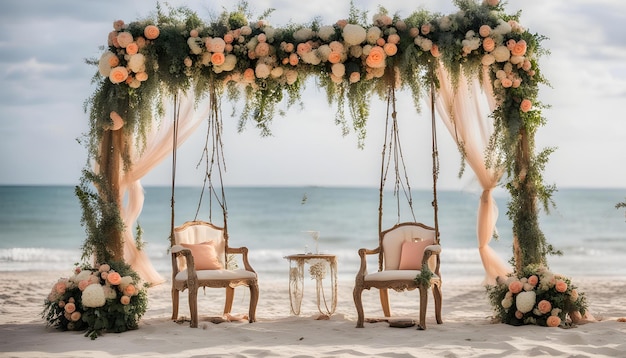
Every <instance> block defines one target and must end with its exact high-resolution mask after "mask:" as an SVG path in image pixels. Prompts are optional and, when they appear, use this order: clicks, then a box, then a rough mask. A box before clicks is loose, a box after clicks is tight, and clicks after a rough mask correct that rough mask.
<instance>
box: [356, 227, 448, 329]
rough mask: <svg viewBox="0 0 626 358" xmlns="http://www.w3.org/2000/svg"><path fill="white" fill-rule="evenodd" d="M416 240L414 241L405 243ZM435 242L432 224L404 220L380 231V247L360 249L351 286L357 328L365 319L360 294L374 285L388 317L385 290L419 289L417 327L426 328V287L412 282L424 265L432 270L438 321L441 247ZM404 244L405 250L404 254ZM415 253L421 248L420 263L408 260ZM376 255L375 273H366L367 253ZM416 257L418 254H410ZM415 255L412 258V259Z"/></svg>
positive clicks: (439, 315)
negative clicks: (357, 268)
mask: <svg viewBox="0 0 626 358" xmlns="http://www.w3.org/2000/svg"><path fill="white" fill-rule="evenodd" d="M405 242H407V243H415V244H404V243H405ZM436 242H438V240H437V238H436V230H435V229H434V228H432V227H429V226H426V225H424V224H420V223H414V222H405V223H400V224H396V225H395V226H393V227H392V228H391V229H388V230H385V231H382V232H381V233H380V238H379V246H378V247H377V248H375V249H373V250H369V249H360V250H359V256H360V257H361V267H360V269H359V272H358V273H357V275H356V279H355V285H354V292H353V294H354V304H355V306H356V310H357V315H358V319H357V325H356V327H357V328H363V321H364V319H365V317H364V313H363V303H362V300H361V294H362V293H363V290H365V289H367V290H369V289H370V288H372V287H373V288H377V289H378V290H379V293H380V302H381V305H382V308H383V313H384V315H385V317H391V312H390V310H389V294H388V291H387V290H388V289H390V288H391V289H394V290H396V291H404V290H414V289H416V288H417V289H419V293H420V318H419V325H418V328H419V329H426V307H427V303H428V288H427V287H425V286H424V285H420V284H418V283H417V282H416V281H415V278H416V277H417V275H419V274H420V272H421V271H420V269H419V268H421V267H422V265H423V264H427V265H428V267H429V268H430V270H431V271H432V273H433V277H432V278H431V280H430V286H431V287H432V290H433V296H434V301H435V318H436V320H437V323H439V324H441V323H442V320H441V301H442V296H441V276H440V274H439V254H440V252H441V246H439V245H438V244H435V243H436ZM403 245H405V247H407V248H405V250H404V251H405V252H404V255H403ZM410 247H413V249H412V251H413V252H415V251H416V250H417V251H421V252H422V253H423V257H422V259H421V260H420V261H419V262H413V263H411V262H409V261H410V260H411V256H410V255H411V249H410ZM374 254H378V255H379V260H378V262H379V268H378V272H374V273H371V274H368V273H367V258H366V255H374ZM413 256H419V255H413ZM416 259H417V258H416V257H413V260H414V261H415V260H416ZM407 266H413V267H412V269H401V268H404V267H407Z"/></svg>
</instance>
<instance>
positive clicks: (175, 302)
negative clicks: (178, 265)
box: [172, 288, 179, 321]
mask: <svg viewBox="0 0 626 358" xmlns="http://www.w3.org/2000/svg"><path fill="white" fill-rule="evenodd" d="M178 295H179V292H178V290H177V289H175V288H172V321H175V320H177V319H178Z"/></svg>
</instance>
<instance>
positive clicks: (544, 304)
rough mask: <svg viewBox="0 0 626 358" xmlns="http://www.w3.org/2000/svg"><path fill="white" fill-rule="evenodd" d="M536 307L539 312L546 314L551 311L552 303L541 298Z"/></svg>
mask: <svg viewBox="0 0 626 358" xmlns="http://www.w3.org/2000/svg"><path fill="white" fill-rule="evenodd" d="M537 308H538V309H539V312H541V313H542V314H546V313H549V312H550V311H552V304H551V303H550V301H548V300H541V301H539V303H538V304H537Z"/></svg>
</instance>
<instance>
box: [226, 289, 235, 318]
mask: <svg viewBox="0 0 626 358" xmlns="http://www.w3.org/2000/svg"><path fill="white" fill-rule="evenodd" d="M234 298H235V289H234V288H232V287H230V286H228V287H226V301H225V303H224V314H227V313H230V311H232V309H233V299H234Z"/></svg>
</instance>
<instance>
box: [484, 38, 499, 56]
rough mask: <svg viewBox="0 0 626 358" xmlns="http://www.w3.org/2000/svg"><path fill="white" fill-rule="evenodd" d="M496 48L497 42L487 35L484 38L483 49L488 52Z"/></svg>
mask: <svg viewBox="0 0 626 358" xmlns="http://www.w3.org/2000/svg"><path fill="white" fill-rule="evenodd" d="M495 48H496V42H495V41H494V40H493V39H492V38H491V37H486V38H485V39H484V40H483V49H484V50H485V51H487V52H491V51H493V50H494V49H495Z"/></svg>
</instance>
